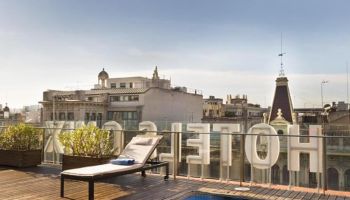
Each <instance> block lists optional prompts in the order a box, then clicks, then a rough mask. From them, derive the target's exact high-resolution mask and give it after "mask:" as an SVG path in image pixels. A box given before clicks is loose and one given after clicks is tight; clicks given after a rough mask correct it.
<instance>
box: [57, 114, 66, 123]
mask: <svg viewBox="0 0 350 200" xmlns="http://www.w3.org/2000/svg"><path fill="white" fill-rule="evenodd" d="M58 119H59V120H60V121H64V120H66V113H64V112H60V113H59V114H58Z"/></svg>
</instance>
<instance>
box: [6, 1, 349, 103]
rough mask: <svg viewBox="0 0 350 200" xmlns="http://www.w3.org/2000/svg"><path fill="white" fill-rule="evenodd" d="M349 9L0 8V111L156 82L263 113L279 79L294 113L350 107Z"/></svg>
mask: <svg viewBox="0 0 350 200" xmlns="http://www.w3.org/2000/svg"><path fill="white" fill-rule="evenodd" d="M349 7H350V2H348V1H345V0H344V1H340V0H339V1H338V0H334V1H316V0H309V1H301V0H300V1H298V0H297V1H286V0H278V1H277V0H276V1H261V0H256V1H254V0H244V1H243V0H241V1H238V0H236V1H214V0H213V1H206V0H196V1H195V0H176V1H169V0H157V1H156V0H148V1H144V0H125V1H118V0H115V1H107V0H106V1H88V0H84V1H82V0H81V1H79V0H76V1H64V0H60V1H49V0H35V1H30V0H22V1H16V0H11V1H9V0H7V1H3V0H0V70H1V74H2V78H1V84H0V103H2V104H4V103H5V102H8V103H9V106H10V107H21V106H23V105H30V104H37V102H38V101H40V100H41V99H42V92H43V91H44V90H47V89H65V90H68V89H86V88H91V87H92V85H93V84H95V83H96V82H97V74H98V72H99V71H101V69H102V67H104V68H105V69H106V71H107V72H108V73H109V74H110V76H111V77H123V76H139V75H140V76H148V77H150V76H151V75H152V70H153V68H154V66H155V65H158V66H159V73H160V74H161V76H164V77H166V78H170V77H171V80H172V83H173V85H178V86H187V87H189V88H196V89H200V90H202V91H203V94H204V97H207V96H209V95H215V96H217V97H222V98H226V95H227V94H232V95H236V94H247V95H248V99H249V101H250V102H252V103H259V104H262V105H263V106H269V105H271V102H272V96H273V92H274V86H275V82H274V80H275V78H276V77H277V76H278V72H279V62H280V61H279V57H278V56H277V55H278V53H279V51H280V34H281V32H283V38H284V42H283V43H284V51H285V52H286V53H287V54H286V55H285V58H284V63H285V72H286V75H287V76H288V78H289V80H290V81H289V83H290V90H291V95H292V99H293V102H294V105H295V107H304V106H306V107H313V106H315V107H317V106H320V102H321V97H320V83H321V81H322V80H328V81H329V83H328V84H326V85H325V87H324V94H325V95H324V96H325V102H331V101H347V93H346V62H347V61H350V26H349V19H350V12H348V8H349Z"/></svg>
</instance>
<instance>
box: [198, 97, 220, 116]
mask: <svg viewBox="0 0 350 200" xmlns="http://www.w3.org/2000/svg"><path fill="white" fill-rule="evenodd" d="M224 115H225V112H224V106H223V100H222V99H220V98H215V96H209V98H208V99H203V117H204V118H218V117H223V116H224Z"/></svg>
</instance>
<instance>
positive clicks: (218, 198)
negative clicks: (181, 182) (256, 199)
mask: <svg viewBox="0 0 350 200" xmlns="http://www.w3.org/2000/svg"><path fill="white" fill-rule="evenodd" d="M185 200H248V199H246V198H241V197H231V196H223V195H216V194H193V195H191V196H188V197H186V198H185Z"/></svg>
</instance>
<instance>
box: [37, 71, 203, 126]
mask: <svg viewBox="0 0 350 200" xmlns="http://www.w3.org/2000/svg"><path fill="white" fill-rule="evenodd" d="M202 99H203V98H202V95H201V94H199V93H197V92H196V93H189V92H187V91H186V90H179V89H177V88H172V87H171V83H170V80H166V79H160V78H159V75H158V69H157V67H156V68H155V70H154V72H153V77H152V78H151V79H149V78H145V77H122V78H109V75H108V73H107V72H106V71H105V70H104V69H103V70H102V71H101V72H100V73H99V74H98V84H96V85H95V86H94V88H93V89H91V90H75V91H58V90H48V91H45V92H44V93H43V101H41V102H40V103H41V104H42V105H43V116H42V120H43V121H55V120H60V121H66V120H68V121H80V120H83V121H86V122H87V121H96V122H97V124H98V125H101V124H102V123H103V122H104V121H108V120H115V121H117V122H119V123H121V124H125V123H127V124H133V125H136V124H138V123H139V122H140V121H155V122H200V120H201V118H202Z"/></svg>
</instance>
